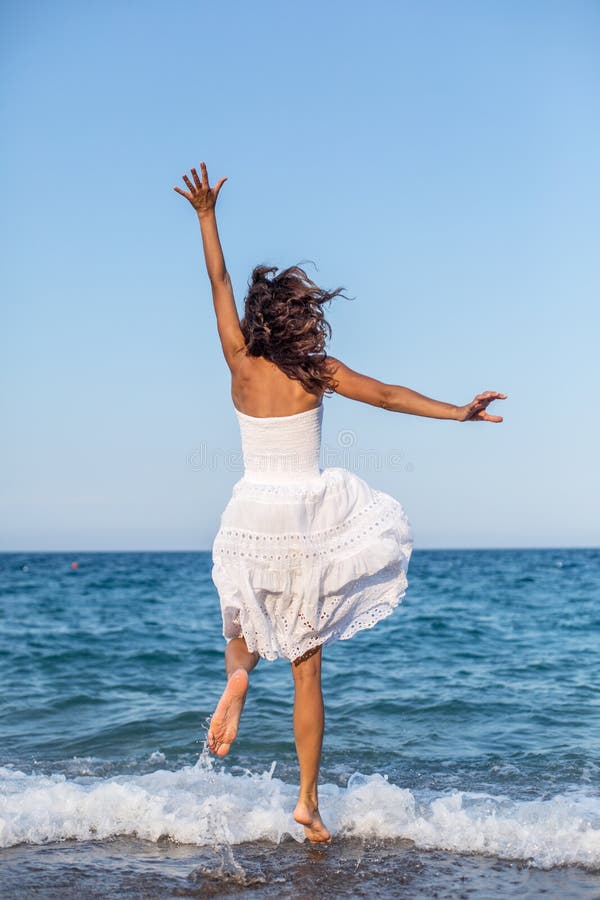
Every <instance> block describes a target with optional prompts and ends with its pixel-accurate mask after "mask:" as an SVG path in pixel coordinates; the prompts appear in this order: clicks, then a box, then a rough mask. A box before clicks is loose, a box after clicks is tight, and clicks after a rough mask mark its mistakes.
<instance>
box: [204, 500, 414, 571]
mask: <svg viewBox="0 0 600 900" xmlns="http://www.w3.org/2000/svg"><path fill="white" fill-rule="evenodd" d="M394 525H396V526H397V527H398V526H399V527H400V528H401V530H402V531H403V532H407V531H408V528H409V524H408V520H407V517H406V513H405V512H404V509H403V507H402V506H401V504H400V503H399V502H398V501H397V500H395V499H394V498H393V497H390V496H389V495H386V494H383V493H381V492H379V491H376V492H375V496H374V499H373V500H372V501H371V503H368V504H367V505H366V506H364V507H363V508H362V509H361V510H359V512H357V513H355V514H354V515H353V516H350V517H349V518H348V519H346V520H345V521H344V522H342V523H340V524H338V525H334V526H333V527H331V528H328V529H324V530H322V531H313V532H311V533H310V534H301V533H299V532H298V533H290V532H288V533H285V534H268V533H264V532H260V531H251V530H250V529H242V528H229V527H222V528H220V529H219V532H218V534H217V536H216V538H215V541H214V544H213V559H216V558H218V557H223V558H231V557H234V558H238V559H240V560H241V559H246V560H266V561H269V560H273V561H274V562H281V561H283V560H286V561H288V560H289V561H292V560H294V561H295V560H301V559H311V558H312V559H313V560H316V559H325V558H328V557H331V556H332V555H337V556H342V557H343V555H344V553H345V552H348V551H349V552H354V551H355V550H358V549H360V548H361V547H363V546H365V545H366V544H368V543H369V542H372V541H373V539H374V538H375V539H376V538H377V537H379V536H380V535H381V534H382V532H385V531H387V530H389V528H390V526H394Z"/></svg>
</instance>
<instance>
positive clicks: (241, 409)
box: [173, 163, 507, 842]
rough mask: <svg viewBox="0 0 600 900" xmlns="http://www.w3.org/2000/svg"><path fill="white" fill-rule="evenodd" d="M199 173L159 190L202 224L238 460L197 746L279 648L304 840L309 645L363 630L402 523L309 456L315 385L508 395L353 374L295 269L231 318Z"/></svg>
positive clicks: (259, 270) (311, 746)
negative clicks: (289, 699) (213, 690)
mask: <svg viewBox="0 0 600 900" xmlns="http://www.w3.org/2000/svg"><path fill="white" fill-rule="evenodd" d="M200 173H201V174H200V176H199V175H198V173H197V171H196V169H192V170H191V178H189V177H188V176H187V175H183V181H184V182H185V185H186V187H187V190H182V189H181V188H179V187H175V188H173V190H175V191H177V193H178V194H181V196H182V197H185V198H186V199H187V200H189V202H190V203H191V205H192V206H193V208H194V210H195V211H196V213H197V215H198V219H199V222H200V230H201V233H202V243H203V247H204V256H205V260H206V268H207V271H208V277H209V279H210V284H211V288H212V297H213V303H214V309H215V313H216V317H217V329H218V333H219V338H220V341H221V346H222V348H223V353H224V355H225V360H226V361H227V365H228V367H229V369H230V372H231V398H232V401H233V405H234V408H235V413H236V415H237V418H238V422H239V426H240V431H241V441H242V450H243V456H244V474H243V476H242V478H240V479H239V481H237V482H236V484H235V485H234V486H233V491H232V496H231V498H230V500H229V502H228V503H227V505H226V507H225V509H224V511H223V513H222V516H221V522H220V527H219V530H218V532H217V535H216V537H215V540H214V544H213V555H212V561H213V567H212V578H213V581H214V584H215V587H216V589H217V592H218V595H219V599H220V606H221V614H222V620H223V636H224V637H225V639H226V641H227V645H226V647H225V670H226V675H227V684H226V686H225V690H224V691H223V695H222V696H221V699H220V700H219V702H218V704H217V707H216V709H215V712H214V714H213V716H212V719H211V722H210V727H209V731H208V747H209V749H210V751H211V752H213V753H215V754H216V755H217V756H220V757H222V756H225V755H226V754H227V753H228V752H229V749H230V747H231V744H232V743H233V741H234V740H235V738H236V736H237V732H238V725H239V721H240V716H241V713H242V709H243V706H244V702H245V699H246V694H247V691H248V676H249V673H250V672H251V671H252V670H253V669H254V667H255V666H256V664H257V663H258V661H259V659H260V658H261V657H263V658H264V659H269V660H273V659H277V658H280V657H285V658H286V659H289V660H290V662H291V666H292V672H293V676H294V688H295V694H294V737H295V741H296V750H297V753H298V762H299V766H300V792H299V798H298V803H297V805H296V808H295V810H294V819H295V820H296V821H297V822H300V823H301V824H302V825H303V826H304V830H305V833H306V837H307V838H308V839H309V840H310V841H320V842H322V841H329V840H331V837H330V834H329V831H328V830H327V828H326V827H325V825H324V823H323V821H322V819H321V816H320V814H319V805H318V793H317V782H318V776H319V766H320V759H321V747H322V742H323V730H324V721H325V717H324V708H323V696H322V692H321V655H322V650H323V646H324V645H325V644H328V643H331V642H332V641H335V640H346V639H348V638H351V637H352V636H353V635H355V634H356V633H357V632H358V631H360V630H362V629H363V628H371V627H372V626H373V625H375V624H376V623H377V622H379V621H380V620H381V619H383V618H384V617H386V616H388V615H390V613H392V611H393V610H394V609H395V607H396V606H397V605H398V604H399V603H400V602H401V600H402V599H403V597H404V595H405V593H406V589H407V587H408V581H407V577H406V573H407V570H408V564H409V560H410V557H411V553H412V550H413V532H412V527H411V524H410V522H409V520H408V518H407V515H406V513H405V511H404V508H403V507H402V505H401V503H400V502H399V501H398V500H396V499H395V498H394V497H392V496H390V495H389V494H386V493H385V492H383V491H380V490H376V489H375V488H372V487H370V486H369V484H367V482H366V481H364V480H363V479H362V478H359V477H358V476H357V475H355V474H354V473H352V472H350V471H348V470H346V469H344V468H341V467H335V466H331V467H327V468H324V469H321V468H320V465H319V451H320V445H321V423H322V418H323V402H322V401H323V397H324V396H325V395H328V394H332V393H334V392H336V393H338V394H341V395H342V396H343V397H349V398H350V399H352V400H358V401H360V402H362V403H369V404H371V405H372V406H378V407H380V408H381V409H385V410H388V411H391V412H397V413H406V414H409V415H413V416H426V417H428V418H433V419H454V420H456V421H459V422H466V421H476V422H502V417H501V416H492V415H489V414H488V413H487V412H486V409H487V407H488V405H489V404H490V403H491V402H492V401H493V400H501V399H505V398H506V396H507V395H506V394H500V393H498V392H497V391H484V392H483V393H481V394H478V395H477V396H476V397H475V398H474V399H473V400H472V401H471V402H470V403H467V404H466V405H465V406H455V405H454V404H452V403H443V402H441V401H438V400H432V399H431V398H429V397H425V396H424V395H423V394H419V393H417V392H416V391H413V390H411V389H410V388H407V387H402V386H400V385H394V384H385V383H383V382H381V381H378V380H377V379H375V378H370V377H369V376H367V375H361V374H359V373H358V372H355V371H353V370H352V369H350V368H349V367H348V366H347V365H345V364H344V363H343V362H341V361H340V360H339V359H336V358H335V357H332V356H329V355H328V354H327V352H326V349H325V347H326V341H327V338H328V337H330V336H331V329H330V327H329V324H328V323H327V321H326V319H325V316H324V312H323V306H324V304H325V303H328V302H329V301H331V300H333V298H334V297H336V296H338V295H340V294H342V290H341V288H338V289H337V290H334V291H326V290H323V289H322V288H320V287H318V286H317V285H316V284H315V283H314V282H313V281H311V279H310V278H309V277H308V276H307V274H306V272H304V270H303V269H301V268H300V267H299V266H292V267H290V268H287V269H283V270H279V269H277V268H276V267H267V266H257V267H256V268H255V269H254V271H253V272H252V275H251V277H250V282H249V289H248V293H247V296H246V298H245V306H244V316H243V318H242V320H241V321H240V319H239V316H238V311H237V308H236V304H235V299H234V295H233V290H232V287H231V280H230V278H229V274H228V272H227V269H226V266H225V260H224V258H223V251H222V249H221V243H220V239H219V234H218V230H217V221H216V216H215V205H216V202H217V197H218V195H219V191H220V190H221V188H222V186H223V184H224V183H225V181H226V180H227V179H226V178H221V179H220V181H218V182H217V184H216V185H215V186H214V187H212V188H211V187H210V186H209V181H208V174H207V171H206V166H205V164H204V163H200Z"/></svg>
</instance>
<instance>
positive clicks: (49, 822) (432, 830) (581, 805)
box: [0, 755, 600, 870]
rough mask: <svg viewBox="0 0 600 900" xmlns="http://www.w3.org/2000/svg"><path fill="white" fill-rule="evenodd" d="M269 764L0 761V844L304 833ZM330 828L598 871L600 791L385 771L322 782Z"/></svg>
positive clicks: (216, 841)
mask: <svg viewBox="0 0 600 900" xmlns="http://www.w3.org/2000/svg"><path fill="white" fill-rule="evenodd" d="M274 769H275V764H273V766H272V767H271V770H270V771H269V772H263V773H261V774H257V773H252V772H246V773H245V774H242V775H239V774H235V775H234V774H231V773H230V772H228V771H227V770H226V769H225V768H224V767H222V765H219V766H218V767H217V766H214V765H213V763H212V761H211V760H210V759H208V758H207V757H206V755H203V756H201V757H200V759H199V760H198V763H197V764H196V765H194V766H184V767H182V768H180V769H177V770H175V771H169V770H166V769H159V770H156V771H154V772H151V773H146V774H140V775H131V774H127V775H117V776H112V777H106V778H100V777H78V778H74V779H69V778H67V777H66V776H65V775H62V774H56V775H36V774H33V775H27V774H25V773H23V772H20V771H18V770H15V769H13V768H10V767H8V768H2V767H0V846H3V847H9V846H14V845H16V844H22V843H32V844H43V843H49V842H54V841H62V840H67V839H70V840H73V839H74V840H102V839H105V838H109V837H113V836H115V835H131V836H136V837H138V838H142V839H145V840H149V841H157V840H159V839H160V838H165V837H168V838H170V839H171V840H174V841H178V842H181V843H187V844H196V845H198V846H207V845H208V846H220V845H224V844H227V845H232V844H239V843H243V842H246V841H257V840H263V841H265V840H266V841H272V842H274V843H278V842H280V841H281V840H282V839H285V838H286V837H287V838H288V839H289V838H291V839H294V840H296V841H303V840H304V833H303V829H302V827H301V826H300V825H298V824H297V823H295V822H294V820H293V818H292V810H293V808H294V803H295V800H296V787H295V786H294V785H291V784H287V783H285V782H283V781H281V780H280V779H278V778H276V777H274V774H273V773H274ZM319 790H320V806H321V810H322V813H323V816H324V818H325V820H326V822H327V825H328V827H329V828H330V830H331V832H332V834H333V835H334V837H338V838H343V837H349V836H352V837H362V838H391V839H399V838H403V839H409V840H412V841H414V843H415V846H416V847H418V848H421V849H438V850H451V851H455V852H459V853H483V854H490V855H494V856H499V857H502V858H505V859H511V860H526V861H528V862H529V864H530V865H533V866H536V867H539V868H544V869H547V868H551V867H553V866H559V865H566V864H578V865H581V866H584V867H585V868H588V869H591V870H600V798H599V797H598V796H597V795H596V794H593V793H589V792H588V793H585V792H583V791H577V792H572V793H563V794H557V795H555V796H553V797H549V798H546V799H540V800H514V799H510V798H509V797H506V796H493V795H490V794H485V793H481V792H468V791H458V790H455V791H452V792H450V793H444V794H439V795H437V796H429V797H425V796H424V795H423V796H417V795H416V794H415V793H413V792H412V791H410V790H408V789H406V788H401V787H399V786H397V785H394V784H392V783H391V782H389V781H388V780H387V778H386V777H384V776H381V775H361V774H360V773H356V774H354V775H353V776H352V777H351V778H350V779H349V781H348V784H347V787H345V788H341V787H338V786H337V785H334V784H323V785H322V786H321V787H320V789H319Z"/></svg>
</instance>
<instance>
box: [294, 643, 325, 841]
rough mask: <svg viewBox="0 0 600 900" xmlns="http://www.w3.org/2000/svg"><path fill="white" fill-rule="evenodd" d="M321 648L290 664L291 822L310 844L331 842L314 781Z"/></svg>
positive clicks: (319, 738)
mask: <svg viewBox="0 0 600 900" xmlns="http://www.w3.org/2000/svg"><path fill="white" fill-rule="evenodd" d="M321 657H322V647H319V648H318V651H316V652H315V653H312V654H311V655H310V656H308V657H307V658H306V659H301V661H296V664H292V673H293V675H294V738H295V740H296V751H297V753H298V762H299V764H300V796H299V798H298V803H297V805H296V809H295V810H294V819H295V820H296V822H300V823H301V824H302V825H304V831H305V834H306V837H307V838H308V839H309V840H310V841H320V842H322V841H330V840H331V835H330V834H329V832H328V830H327V828H326V827H325V825H324V824H323V821H322V819H321V816H320V815H319V802H318V794H317V782H318V778H319V766H320V763H321V748H322V745H323V731H324V728H325V709H324V706H323V693H322V691H321Z"/></svg>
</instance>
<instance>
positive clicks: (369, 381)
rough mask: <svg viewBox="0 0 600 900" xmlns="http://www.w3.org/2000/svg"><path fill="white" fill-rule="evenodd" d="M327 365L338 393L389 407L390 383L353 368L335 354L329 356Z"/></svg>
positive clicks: (362, 401)
mask: <svg viewBox="0 0 600 900" xmlns="http://www.w3.org/2000/svg"><path fill="white" fill-rule="evenodd" d="M326 366H327V371H328V373H329V374H330V375H331V376H332V378H333V381H334V386H333V390H334V391H335V392H336V393H337V394H340V395H341V396H342V397H349V398H350V399H351V400H359V401H360V402H361V403H370V404H371V405H372V406H381V407H383V408H384V409H386V408H387V406H388V392H389V387H390V385H388V384H386V383H385V382H383V381H379V380H378V379H377V378H372V377H371V376H370V375H364V374H362V373H361V372H357V371H356V370H355V369H351V368H350V366H348V365H346V363H344V362H342V360H341V359H337V357H335V356H328V357H327V360H326Z"/></svg>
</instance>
